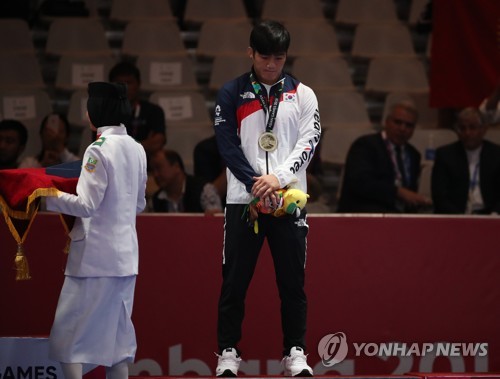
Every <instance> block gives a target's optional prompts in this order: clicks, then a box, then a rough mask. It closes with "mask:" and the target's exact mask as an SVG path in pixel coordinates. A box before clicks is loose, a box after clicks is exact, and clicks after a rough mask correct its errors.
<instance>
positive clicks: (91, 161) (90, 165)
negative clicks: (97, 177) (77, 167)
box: [83, 157, 99, 173]
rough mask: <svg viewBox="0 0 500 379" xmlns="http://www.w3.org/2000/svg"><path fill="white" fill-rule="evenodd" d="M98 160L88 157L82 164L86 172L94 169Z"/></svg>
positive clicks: (91, 171)
mask: <svg viewBox="0 0 500 379" xmlns="http://www.w3.org/2000/svg"><path fill="white" fill-rule="evenodd" d="M98 162H99V161H98V160H97V159H95V158H92V157H89V159H88V161H87V163H85V166H83V167H84V168H85V170H87V171H88V172H90V173H93V172H94V171H95V169H96V166H97V163H98Z"/></svg>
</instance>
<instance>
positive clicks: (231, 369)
mask: <svg viewBox="0 0 500 379" xmlns="http://www.w3.org/2000/svg"><path fill="white" fill-rule="evenodd" d="M216 355H217V356H218V357H219V360H218V361H217V369H216V370H215V375H216V376H224V377H236V376H237V375H238V369H239V368H240V362H241V358H240V357H239V356H238V353H237V352H236V349H234V348H232V347H229V348H227V349H224V351H223V352H222V354H221V355H219V354H216Z"/></svg>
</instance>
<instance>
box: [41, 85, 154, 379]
mask: <svg viewBox="0 0 500 379" xmlns="http://www.w3.org/2000/svg"><path fill="white" fill-rule="evenodd" d="M88 93H89V99H88V102H87V110H88V115H89V119H90V124H91V126H90V127H91V129H92V130H94V131H97V133H98V139H97V141H96V142H94V143H93V144H91V145H90V146H89V147H88V148H87V150H86V151H85V154H84V157H83V161H82V170H81V174H80V178H79V180H78V184H77V188H76V192H77V194H76V195H72V194H69V193H65V192H59V193H58V195H57V196H56V197H49V198H47V209H48V210H51V211H56V212H59V213H63V214H67V215H72V216H76V221H75V224H74V227H73V229H72V230H71V232H70V237H71V246H70V252H69V257H68V262H67V265H66V271H65V280H64V284H63V288H62V290H61V294H60V298H59V302H58V305H57V310H56V315H55V320H54V324H53V326H52V330H51V333H50V339H49V346H50V357H51V359H54V360H56V361H59V362H61V367H62V369H63V372H64V375H65V377H66V379H80V378H81V377H82V367H83V365H85V364H88V365H94V366H95V365H100V366H105V367H106V371H107V376H108V378H110V379H126V378H128V362H131V361H133V360H134V357H135V352H136V348H137V344H136V338H135V330H134V326H133V324H132V321H131V314H132V305H133V300H134V288H135V278H136V275H137V273H138V246H137V232H136V214H137V213H140V212H141V211H142V210H143V209H144V207H145V206H146V200H145V189H146V179H147V173H146V154H145V152H144V149H143V148H142V146H141V145H140V144H139V143H137V142H136V141H134V140H133V139H132V138H131V137H130V136H128V135H127V131H126V128H125V126H124V125H123V124H124V123H125V122H127V120H128V119H129V117H130V105H129V102H128V100H127V91H126V86H125V85H123V84H116V83H104V82H94V83H90V84H89V85H88Z"/></svg>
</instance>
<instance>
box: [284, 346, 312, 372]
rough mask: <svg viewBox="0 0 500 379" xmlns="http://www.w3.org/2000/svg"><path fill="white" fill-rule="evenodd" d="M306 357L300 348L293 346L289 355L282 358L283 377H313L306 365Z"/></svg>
mask: <svg viewBox="0 0 500 379" xmlns="http://www.w3.org/2000/svg"><path fill="white" fill-rule="evenodd" d="M306 360H307V356H306V355H305V354H304V350H302V348H301V347H298V346H295V347H292V348H291V349H290V355H286V356H284V357H283V361H282V362H283V365H284V366H285V376H313V370H312V368H311V367H309V366H308V365H307V362H306Z"/></svg>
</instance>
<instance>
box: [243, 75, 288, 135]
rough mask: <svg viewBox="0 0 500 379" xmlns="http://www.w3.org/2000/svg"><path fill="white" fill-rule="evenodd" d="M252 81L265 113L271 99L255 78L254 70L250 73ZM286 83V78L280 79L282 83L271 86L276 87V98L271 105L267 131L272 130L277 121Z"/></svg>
mask: <svg viewBox="0 0 500 379" xmlns="http://www.w3.org/2000/svg"><path fill="white" fill-rule="evenodd" d="M250 82H251V83H252V87H253V91H254V92H255V94H256V95H257V97H258V98H259V101H260V105H261V106H262V109H263V110H264V113H267V110H268V109H269V100H268V98H267V96H264V90H263V89H262V86H261V85H260V83H259V82H258V81H257V80H256V79H255V76H254V74H253V71H252V72H251V73H250ZM284 85H285V78H283V79H281V80H280V85H279V86H277V85H274V86H273V87H271V90H273V89H274V91H273V93H274V100H273V103H272V105H271V109H270V111H269V118H268V119H267V125H266V132H271V131H272V130H273V128H274V124H275V122H276V115H277V114H278V107H279V103H280V97H281V94H282V93H283V87H284ZM269 92H270V93H269V98H270V97H271V91H269Z"/></svg>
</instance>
